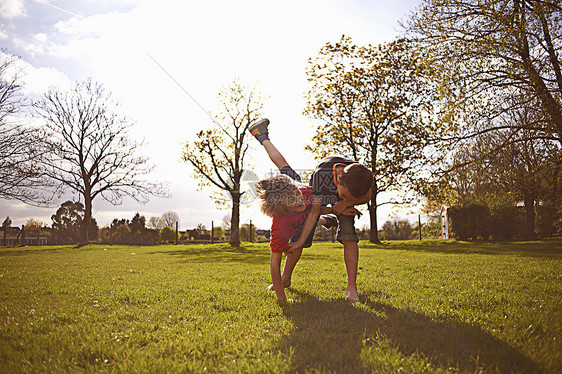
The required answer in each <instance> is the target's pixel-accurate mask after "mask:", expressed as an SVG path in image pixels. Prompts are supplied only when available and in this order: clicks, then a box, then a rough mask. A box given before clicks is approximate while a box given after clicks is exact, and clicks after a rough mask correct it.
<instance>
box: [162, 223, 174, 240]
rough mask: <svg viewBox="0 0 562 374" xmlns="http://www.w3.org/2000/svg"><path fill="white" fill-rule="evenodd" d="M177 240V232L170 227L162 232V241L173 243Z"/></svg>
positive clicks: (164, 228)
mask: <svg viewBox="0 0 562 374" xmlns="http://www.w3.org/2000/svg"><path fill="white" fill-rule="evenodd" d="M175 240H176V230H174V229H173V228H172V227H170V226H164V227H163V228H162V230H160V241H161V242H164V243H173V242H174V241H175Z"/></svg>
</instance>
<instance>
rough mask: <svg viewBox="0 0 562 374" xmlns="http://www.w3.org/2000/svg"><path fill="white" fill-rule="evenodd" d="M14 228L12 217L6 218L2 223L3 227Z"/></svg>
mask: <svg viewBox="0 0 562 374" xmlns="http://www.w3.org/2000/svg"><path fill="white" fill-rule="evenodd" d="M10 226H12V219H11V218H10V216H6V219H5V220H4V221H3V222H2V227H10Z"/></svg>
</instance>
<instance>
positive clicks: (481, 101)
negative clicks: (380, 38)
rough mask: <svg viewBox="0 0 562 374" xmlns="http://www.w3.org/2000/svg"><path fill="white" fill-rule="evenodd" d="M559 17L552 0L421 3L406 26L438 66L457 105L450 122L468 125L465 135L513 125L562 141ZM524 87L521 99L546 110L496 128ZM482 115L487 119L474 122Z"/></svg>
mask: <svg viewBox="0 0 562 374" xmlns="http://www.w3.org/2000/svg"><path fill="white" fill-rule="evenodd" d="M561 16H562V7H561V6H560V4H559V2H557V1H550V0H547V1H535V0H532V1H531V0H527V1H524V0H502V1H494V0H483V1H482V0H442V1H432V0H423V1H422V4H421V6H420V7H419V8H418V11H417V12H415V13H414V14H413V15H412V16H411V19H410V21H409V23H408V24H407V25H406V29H407V31H408V32H409V33H410V35H411V36H412V37H413V38H415V39H417V40H418V41H419V42H420V44H421V48H423V50H424V51H425V52H426V54H427V58H428V59H429V61H428V62H429V63H431V64H432V65H433V66H434V67H435V72H436V73H437V75H438V77H439V81H440V82H441V85H440V92H441V94H442V95H443V97H444V98H446V99H448V100H449V106H450V107H455V108H457V109H458V112H457V113H458V116H457V117H456V118H454V119H452V120H454V121H456V122H457V124H459V125H462V124H463V123H466V124H469V125H470V126H469V127H468V128H467V129H465V130H464V131H461V134H462V135H461V137H463V136H464V137H470V136H474V135H476V134H480V133H483V132H489V131H495V130H496V129H497V128H506V127H507V128H511V129H514V130H517V129H526V130H535V131H539V130H540V136H541V137H543V136H545V135H544V134H547V136H548V138H549V139H551V140H556V141H558V142H559V143H560V142H562V137H561V133H562V102H561V100H562V71H561V68H560V65H561V63H560V57H559V56H560V55H561V52H562V23H561V22H560V19H561ZM519 90H522V91H524V92H525V97H526V98H527V101H526V102H524V103H522V104H524V105H526V104H528V103H532V102H537V103H538V104H539V106H540V107H541V108H542V110H543V112H544V114H545V116H544V117H543V118H541V121H537V122H533V123H530V124H525V126H523V125H522V124H521V123H508V124H503V125H498V126H497V127H490V126H489V125H490V124H493V123H491V122H490V119H493V118H494V117H495V116H497V115H500V114H501V113H504V112H506V111H511V110H512V109H513V105H514V104H513V103H508V102H506V100H505V98H506V97H509V95H511V93H512V92H513V91H519ZM478 120H481V121H483V122H484V123H483V125H482V126H476V127H475V126H473V124H474V122H476V121H478ZM460 130H462V129H460ZM533 134H534V135H538V134H539V132H535V133H533ZM561 144H562V143H561Z"/></svg>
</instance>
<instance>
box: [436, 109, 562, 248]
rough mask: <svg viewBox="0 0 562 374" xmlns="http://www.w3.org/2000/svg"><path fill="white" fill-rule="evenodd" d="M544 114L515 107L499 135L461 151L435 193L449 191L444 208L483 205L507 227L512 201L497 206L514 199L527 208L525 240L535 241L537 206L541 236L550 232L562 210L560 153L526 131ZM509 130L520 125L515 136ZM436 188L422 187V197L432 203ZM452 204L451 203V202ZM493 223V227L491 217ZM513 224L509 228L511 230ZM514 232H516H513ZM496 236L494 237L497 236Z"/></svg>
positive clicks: (549, 142) (505, 235)
mask: <svg viewBox="0 0 562 374" xmlns="http://www.w3.org/2000/svg"><path fill="white" fill-rule="evenodd" d="M542 115H543V113H542V111H540V110H537V107H531V106H517V107H514V108H513V109H512V111H510V112H506V113H504V114H503V115H502V116H501V117H499V118H498V119H497V120H498V121H500V120H501V121H502V122H503V123H505V124H506V126H505V128H504V129H502V130H497V131H494V132H488V133H482V134H480V135H478V136H476V137H475V138H473V139H472V140H471V141H470V142H467V143H465V144H464V145H462V146H459V147H458V149H457V150H456V152H455V153H454V155H453V158H452V162H451V164H450V166H449V167H448V171H447V172H446V174H445V175H444V176H442V178H441V179H440V183H439V186H440V187H439V188H440V189H442V190H443V191H447V190H449V191H450V190H452V191H454V193H455V196H456V198H455V199H450V200H449V202H448V203H444V205H449V206H451V205H456V204H459V205H463V206H464V205H466V204H472V203H477V204H483V205H485V206H487V207H488V208H489V209H490V210H491V214H492V216H501V217H507V218H500V220H501V221H503V222H504V226H507V222H512V218H514V217H515V216H516V214H510V213H509V212H510V211H513V209H514V207H515V205H516V202H504V203H500V204H498V202H499V201H500V200H498V198H497V197H498V196H508V195H509V196H513V199H514V200H515V201H521V202H523V203H524V207H525V225H524V227H523V230H520V231H521V233H524V237H526V238H528V239H532V238H534V237H535V228H536V212H537V211H538V209H537V206H541V207H544V209H543V210H542V211H543V212H544V213H545V215H548V216H549V217H548V218H547V217H546V216H545V215H543V217H545V219H544V220H541V222H544V224H545V225H546V226H547V227H546V228H545V229H542V230H541V232H544V233H553V232H555V231H556V229H554V228H553V225H554V222H555V221H556V219H557V216H559V213H558V212H557V209H556V207H558V206H560V198H559V196H560V194H559V191H560V188H561V187H560V185H561V182H560V181H561V179H562V178H561V177H562V174H561V169H562V163H561V161H560V160H561V159H562V157H561V151H560V147H559V145H558V143H557V142H556V141H553V140H550V139H549V138H548V137H547V136H545V137H543V136H541V134H540V133H537V131H535V130H529V129H525V128H526V127H527V125H528V124H530V123H533V122H536V121H537V118H540V116H542ZM510 125H511V127H513V128H514V127H516V126H519V127H520V129H519V130H518V131H513V129H512V128H509V127H510ZM437 191H438V189H437V188H434V190H432V191H431V189H430V188H426V196H432V197H431V199H434V200H435V199H437V200H438V199H439V198H436V196H435V193H436V192H437ZM451 200H454V201H453V202H451ZM491 222H497V219H496V218H495V217H492V218H491ZM515 224H516V221H513V222H512V223H511V225H512V226H513V225H515ZM513 230H515V228H513ZM500 231H501V230H499V228H498V230H496V232H495V233H492V234H494V236H498V237H501V238H504V239H509V238H510V237H513V233H510V232H507V231H504V232H503V233H502V232H500ZM496 234H497V235H496Z"/></svg>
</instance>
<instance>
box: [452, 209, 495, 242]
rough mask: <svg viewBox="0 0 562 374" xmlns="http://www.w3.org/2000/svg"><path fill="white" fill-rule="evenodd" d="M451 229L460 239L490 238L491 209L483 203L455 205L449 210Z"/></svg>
mask: <svg viewBox="0 0 562 374" xmlns="http://www.w3.org/2000/svg"><path fill="white" fill-rule="evenodd" d="M448 213H449V218H450V219H451V229H452V231H453V232H454V234H455V236H456V237H457V238H458V239H460V240H467V239H472V240H475V239H478V238H482V239H488V237H489V230H488V222H489V218H490V209H488V207H487V206H485V205H482V204H468V205H466V206H453V207H451V208H449V210H448Z"/></svg>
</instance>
